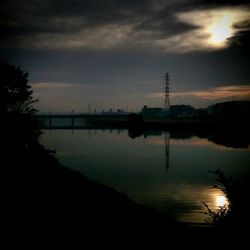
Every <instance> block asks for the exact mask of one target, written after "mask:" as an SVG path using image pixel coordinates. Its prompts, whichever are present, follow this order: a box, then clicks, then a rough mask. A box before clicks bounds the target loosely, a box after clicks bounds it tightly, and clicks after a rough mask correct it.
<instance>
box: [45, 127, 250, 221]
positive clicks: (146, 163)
mask: <svg viewBox="0 0 250 250" xmlns="http://www.w3.org/2000/svg"><path fill="white" fill-rule="evenodd" d="M43 132H44V134H43V135H42V137H41V143H42V144H43V145H45V146H46V147H48V148H50V149H54V150H56V152H57V158H58V159H59V161H60V162H61V163H62V164H64V165H65V166H68V167H69V168H71V169H74V170H77V171H79V172H81V173H83V174H85V175H87V176H88V177H89V178H90V179H93V180H96V181H98V182H100V183H103V184H106V185H108V186H110V187H113V188H115V189H117V190H119V191H122V192H126V193H127V194H128V196H129V197H130V198H131V199H134V200H135V201H137V202H138V203H141V204H145V205H150V206H153V207H155V208H157V209H158V210H160V211H161V212H163V213H164V214H166V215H168V216H171V217H173V218H175V219H176V220H177V221H180V222H188V223H204V220H205V219H206V218H207V217H206V215H205V214H204V212H205V207H204V205H203V203H202V201H204V202H206V203H207V204H208V205H209V206H210V207H211V208H213V209H216V208H218V206H221V205H223V204H224V203H225V202H226V199H225V197H224V194H223V193H222V192H221V191H220V190H218V189H215V188H213V185H214V184H215V179H216V178H215V176H213V175H212V174H210V173H209V172H208V170H211V169H215V168H217V167H220V168H221V169H222V170H224V171H225V172H226V174H228V175H232V176H237V175H239V174H242V173H244V172H246V171H248V166H249V165H250V164H249V163H250V149H249V146H248V147H245V148H232V147H226V146H223V145H218V144H216V143H214V142H212V141H209V140H208V139H207V138H199V137H197V136H192V137H190V138H185V139H178V136H177V137H176V134H175V135H174V136H172V135H171V134H170V133H169V132H166V131H165V132H164V131H147V132H145V133H144V134H143V135H141V136H138V137H135V136H133V138H131V133H130V132H128V130H115V129H111V130H84V129H82V130H67V129H66V130H63V129H59V130H53V129H52V130H44V131H43ZM129 135H130V136H129Z"/></svg>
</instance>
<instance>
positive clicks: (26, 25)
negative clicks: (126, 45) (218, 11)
mask: <svg viewBox="0 0 250 250" xmlns="http://www.w3.org/2000/svg"><path fill="white" fill-rule="evenodd" d="M246 2H247V1H214V0H210V1H202V0H199V1H198V0H182V1H180V0H172V1H162V0H109V1H107V0H85V1H84V0H71V1H68V0H43V1H39V0H23V1H19V0H9V1H7V0H3V1H1V8H0V29H1V45H2V46H4V47H6V46H7V47H8V46H10V45H11V44H12V45H14V46H16V45H18V43H19V42H21V41H23V40H25V38H28V39H29V41H30V40H32V39H37V37H39V36H40V35H44V34H45V35H54V34H65V35H67V34H74V33H76V32H80V31H82V30H86V31H88V30H91V29H93V28H95V27H105V26H106V25H132V28H131V30H130V33H131V32H132V33H134V32H138V31H139V32H142V33H143V34H144V35H145V34H146V33H150V32H151V33H153V35H154V36H155V38H160V37H168V36H173V35H176V34H180V33H183V32H187V31H189V30H191V29H195V28H196V27H195V26H194V25H191V24H186V23H181V22H179V21H178V20H176V17H175V13H176V12H177V11H178V12H180V11H184V10H185V11H187V10H191V9H194V8H207V7H208V6H210V7H211V6H214V5H216V6H218V5H240V4H244V3H246ZM94 32H95V31H94ZM97 32H98V31H97ZM130 33H129V34H130Z"/></svg>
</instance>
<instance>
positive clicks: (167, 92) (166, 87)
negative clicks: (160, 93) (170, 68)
mask: <svg viewBox="0 0 250 250" xmlns="http://www.w3.org/2000/svg"><path fill="white" fill-rule="evenodd" d="M164 107H165V109H169V108H170V102H169V75H168V72H167V73H166V78H165V103H164Z"/></svg>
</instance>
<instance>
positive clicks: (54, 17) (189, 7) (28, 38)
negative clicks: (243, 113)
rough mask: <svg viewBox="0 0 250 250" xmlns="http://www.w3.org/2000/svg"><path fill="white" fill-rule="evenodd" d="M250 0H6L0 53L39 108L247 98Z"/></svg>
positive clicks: (62, 109) (199, 104)
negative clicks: (26, 77)
mask: <svg viewBox="0 0 250 250" xmlns="http://www.w3.org/2000/svg"><path fill="white" fill-rule="evenodd" d="M249 13H250V6H249V4H248V1H245V0H243V1H242V0H240V1H226V0H225V1H216V0H210V1H203V0H186V1H178V0H172V1H162V0H146V1H145V0H143V1H142V0H140V1H128V0H124V1H123V0H110V1H102V0H88V1H80V0H74V1H64V0H61V1H55V0H54V1H53V0H45V1H42V3H40V2H39V4H38V3H37V1H35V0H26V1H21V2H20V1H17V0H8V1H6V0H3V1H2V4H1V7H0V14H1V15H0V20H1V22H0V27H1V42H0V54H1V58H3V59H5V60H7V61H9V62H11V63H14V64H16V65H20V66H21V68H22V69H24V70H28V71H29V72H30V82H31V85H32V87H33V89H34V96H35V97H37V98H39V100H40V102H39V103H38V104H37V107H38V108H39V109H40V110H41V111H43V112H49V111H52V112H53V111H57V112H65V111H67V112H68V111H71V110H74V111H76V112H87V111H88V107H89V104H90V105H91V108H92V109H93V110H94V109H96V110H97V111H102V110H103V109H105V110H107V109H109V108H113V109H124V110H126V109H128V110H129V111H135V110H140V109H141V108H142V107H143V105H148V106H150V107H163V106H164V92H163V89H164V82H165V80H164V76H165V73H166V72H169V75H170V103H171V104H182V103H184V104H189V105H192V106H195V107H205V106H208V105H211V104H213V103H217V102H220V101H232V100H242V99H245V100H246V99H249V98H250V73H249V61H250V60H249V59H250V54H249V49H248V44H249V30H250V27H249V16H250V15H249Z"/></svg>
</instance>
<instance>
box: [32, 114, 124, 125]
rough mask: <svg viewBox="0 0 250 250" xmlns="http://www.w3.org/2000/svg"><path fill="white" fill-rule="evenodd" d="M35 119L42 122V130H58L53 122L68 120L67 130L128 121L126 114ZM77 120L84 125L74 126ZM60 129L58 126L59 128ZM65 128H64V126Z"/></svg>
mask: <svg viewBox="0 0 250 250" xmlns="http://www.w3.org/2000/svg"><path fill="white" fill-rule="evenodd" d="M36 117H37V118H38V119H39V120H40V121H41V122H42V127H43V128H55V127H56V128H58V126H55V125H54V124H53V121H55V120H60V119H64V120H69V121H70V126H66V127H67V128H76V127H84V123H86V122H88V123H106V124H107V123H112V124H117V123H119V124H120V123H127V121H128V113H124V114H99V113H97V114H38V115H36ZM77 119H78V120H79V119H84V121H85V122H84V123H83V124H82V125H80V126H79V125H78V126H75V121H76V120H77ZM46 121H48V125H46ZM59 127H60V126H59ZM64 128H65V126H64Z"/></svg>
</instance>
